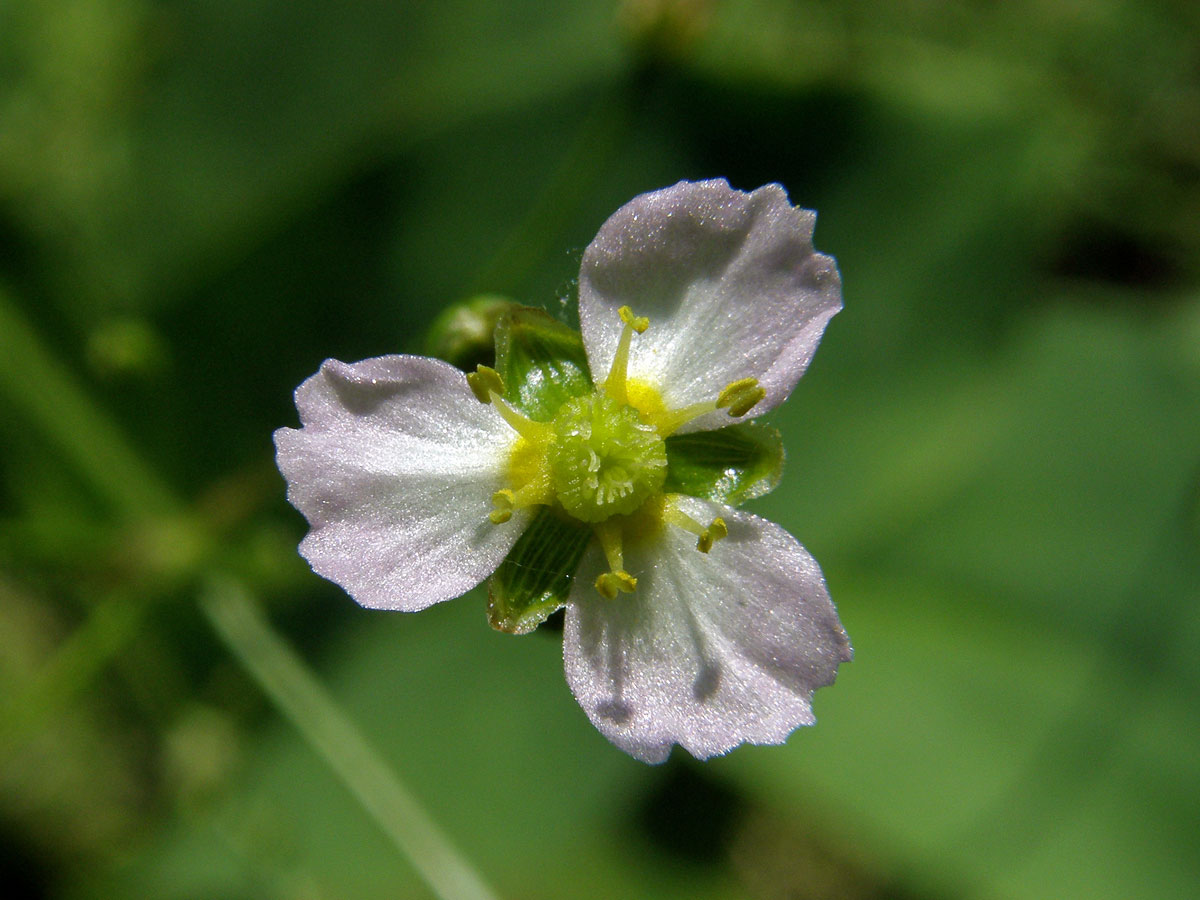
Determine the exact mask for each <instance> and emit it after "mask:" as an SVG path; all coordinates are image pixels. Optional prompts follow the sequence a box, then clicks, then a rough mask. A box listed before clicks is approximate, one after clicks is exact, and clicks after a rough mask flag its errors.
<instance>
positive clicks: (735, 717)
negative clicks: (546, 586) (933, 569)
mask: <svg viewBox="0 0 1200 900" xmlns="http://www.w3.org/2000/svg"><path fill="white" fill-rule="evenodd" d="M679 504H680V508H681V509H682V510H683V511H685V512H687V513H688V514H689V515H691V516H692V517H693V518H695V519H697V520H698V521H709V520H711V519H712V518H713V517H714V516H717V515H720V516H722V517H724V519H725V522H726V524H727V525H728V527H729V535H728V537H727V538H725V539H724V540H722V541H719V542H718V543H717V544H715V545H714V546H713V549H712V551H711V552H710V553H708V554H703V553H700V552H699V551H698V550H697V549H696V538H695V536H694V535H692V534H690V533H688V532H686V531H683V530H682V529H679V528H676V527H674V526H669V525H668V526H665V527H664V528H662V529H661V530H660V531H659V532H658V533H657V534H656V535H655V536H654V537H652V538H649V539H645V540H643V542H642V543H641V545H640V546H639V545H636V544H633V545H630V544H629V543H627V546H626V548H625V564H626V568H627V569H628V570H629V571H630V573H632V574H633V575H634V576H636V577H637V579H638V584H637V589H636V590H635V591H634V592H633V593H632V594H619V595H618V596H617V598H616V599H615V600H605V599H604V598H602V597H601V596H600V595H599V594H598V593H596V591H595V589H594V588H593V586H592V585H593V582H594V580H595V578H596V576H597V574H599V573H600V572H602V571H604V570H605V568H606V566H605V564H604V559H603V554H602V553H601V552H600V551H599V549H598V548H596V547H592V548H590V549H589V551H588V555H587V556H585V558H584V561H583V563H582V564H581V567H580V571H579V577H578V578H576V583H575V587H574V589H573V591H572V594H571V601H570V604H569V606H568V612H567V620H566V626H565V631H564V635H563V658H564V663H565V669H566V674H567V681H568V683H569V684H570V686H571V690H572V691H573V692H574V694H575V697H576V698H577V699H578V700H579V703H580V705H581V706H582V707H583V708H584V711H585V712H586V713H587V715H588V718H590V719H591V720H592V722H593V724H595V726H596V727H597V728H598V729H600V731H601V732H602V733H603V734H604V735H605V736H606V737H607V738H608V739H609V740H611V741H612V742H613V743H614V744H616V745H617V746H618V747H620V748H621V749H622V750H625V751H626V752H627V753H629V754H631V755H632V756H635V757H636V758H638V759H641V760H644V761H645V762H650V763H657V762H662V761H663V760H665V759H666V758H667V756H668V754H669V753H670V751H671V745H672V744H679V745H680V746H682V747H683V748H684V749H686V750H687V751H688V752H689V753H691V754H692V755H693V756H695V757H696V758H697V759H705V758H707V757H710V756H714V755H717V754H720V753H725V752H726V751H728V750H731V749H732V748H733V747H735V746H737V745H738V744H741V743H752V744H778V743H782V742H783V741H784V740H785V739H786V738H787V736H788V735H789V734H790V733H791V732H792V731H793V730H794V729H795V728H796V727H797V726H800V725H811V724H812V723H813V722H814V721H815V719H814V717H813V713H812V705H811V700H812V694H813V691H815V690H816V689H817V688H819V687H822V686H824V685H827V684H831V683H832V682H833V680H834V677H835V675H836V674H837V667H838V665H839V664H840V663H842V662H845V661H847V660H849V659H850V657H851V649H850V642H849V639H848V638H847V637H846V632H845V631H844V630H843V628H842V625H841V622H840V621H839V620H838V617H837V612H836V610H835V609H834V607H833V604H832V602H831V601H830V599H829V594H828V592H827V590H826V588H825V581H824V578H823V576H822V575H821V570H820V568H818V566H817V563H816V561H815V560H813V558H812V557H811V556H809V554H808V552H807V551H806V550H805V549H804V548H803V547H802V546H800V544H799V542H797V541H796V539H795V538H793V537H792V536H791V535H789V534H788V533H787V532H786V531H784V530H783V529H782V528H780V527H779V526H778V525H775V524H773V523H771V522H768V521H766V520H765V519H760V518H759V517H757V516H754V515H751V514H749V513H744V512H739V511H737V510H733V509H730V508H729V507H725V506H722V505H720V504H717V503H710V502H708V501H704V500H698V499H695V498H680V500H679Z"/></svg>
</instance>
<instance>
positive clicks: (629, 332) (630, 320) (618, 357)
mask: <svg viewBox="0 0 1200 900" xmlns="http://www.w3.org/2000/svg"><path fill="white" fill-rule="evenodd" d="M617 315H619V316H620V317H621V321H622V322H624V323H625V326H624V327H623V328H622V329H621V337H620V339H619V340H618V341H617V352H616V354H614V356H613V361H612V367H611V368H610V369H609V370H608V377H607V378H606V379H604V393H606V394H608V396H610V397H612V399H614V400H616V401H617V402H618V403H628V402H629V394H628V393H627V391H626V388H625V382H626V378H627V377H628V373H629V347H630V345H631V343H632V341H633V333H634V332H635V331H636V332H637V333H638V334H643V333H645V331H646V329H647V328H649V327H650V320H649V319H647V318H646V317H645V316H635V315H634V314H633V310H632V309H630V308H629V307H628V306H622V307H621V308H620V309H619V310H617Z"/></svg>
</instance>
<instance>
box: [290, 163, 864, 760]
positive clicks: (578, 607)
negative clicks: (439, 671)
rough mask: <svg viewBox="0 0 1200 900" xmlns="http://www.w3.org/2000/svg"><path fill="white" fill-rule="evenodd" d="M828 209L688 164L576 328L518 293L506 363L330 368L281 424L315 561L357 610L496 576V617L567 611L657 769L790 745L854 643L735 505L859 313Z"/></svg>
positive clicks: (446, 595) (631, 746) (597, 253)
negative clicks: (824, 351)
mask: <svg viewBox="0 0 1200 900" xmlns="http://www.w3.org/2000/svg"><path fill="white" fill-rule="evenodd" d="M814 222H815V215H814V214H813V213H811V212H809V211H807V210H802V209H798V208H795V207H793V206H791V204H790V203H789V202H788V199H787V195H786V194H785V193H784V191H783V189H782V188H781V187H779V186H778V185H768V186H766V187H762V188H759V189H758V190H756V191H753V192H750V193H744V192H742V191H737V190H734V189H732V188H731V187H730V186H729V185H728V184H727V183H726V182H725V181H723V180H716V181H705V182H698V183H690V182H681V183H679V184H677V185H675V186H674V187H670V188H666V189H665V190H661V191H655V192H653V193H649V194H644V195H642V196H640V197H637V198H635V199H634V200H632V201H631V202H630V203H628V204H626V205H625V206H623V207H622V208H621V209H619V210H618V211H617V212H616V213H615V214H614V215H613V216H612V217H611V218H610V219H609V220H608V221H607V222H606V223H605V224H604V226H603V227H602V228H601V229H600V233H599V234H598V235H597V236H596V238H595V240H593V241H592V243H591V244H590V245H589V246H588V248H587V250H586V251H585V253H584V256H583V263H582V267H581V270H580V275H579V319H580V325H581V331H582V335H580V334H579V333H578V332H575V331H573V330H572V329H570V328H568V327H567V326H565V325H562V324H560V323H559V322H557V321H555V320H554V319H552V318H550V317H549V316H548V315H546V314H545V313H540V312H537V311H535V310H531V309H523V308H517V309H514V310H512V311H510V312H509V313H507V314H506V315H504V316H502V317H501V319H500V321H499V324H498V325H497V328H496V335H495V346H496V365H495V367H494V368H491V367H486V366H480V367H479V368H478V369H477V370H476V371H475V372H473V373H471V374H470V375H464V374H463V373H462V372H461V371H459V370H458V369H456V368H454V367H453V366H451V365H449V364H448V363H445V362H441V361H439V360H435V359H428V358H425V357H417V356H384V357H379V358H376V359H368V360H364V361H363V362H359V363H352V364H347V363H342V362H337V361H336V360H328V361H327V362H325V363H324V365H322V366H321V369H320V371H319V372H318V373H317V374H316V375H314V376H313V377H312V378H309V379H308V380H307V381H305V382H304V383H303V384H302V385H301V386H300V387H299V389H298V390H297V391H296V406H297V408H298V410H299V412H300V420H301V423H302V426H303V427H301V428H300V429H291V428H281V429H280V430H279V431H277V432H276V434H275V442H276V446H277V448H278V462H279V468H280V470H281V471H282V472H283V474H284V477H285V478H286V479H287V482H288V499H289V500H290V501H291V502H292V504H293V505H294V506H295V507H296V508H297V509H298V510H300V512H302V513H303V514H304V516H305V517H306V518H307V519H308V522H309V524H310V526H311V529H310V531H309V533H308V535H307V536H306V537H305V538H304V540H303V542H302V543H301V545H300V550H301V553H302V554H303V555H304V556H305V558H306V559H308V561H309V562H310V563H311V564H312V567H313V569H314V570H315V571H316V572H317V573H318V574H320V575H323V576H325V577H326V578H328V579H330V580H332V581H334V582H336V583H337V584H339V585H341V586H342V587H343V588H344V589H345V590H346V591H347V592H349V594H350V595H351V596H352V597H354V599H355V600H357V601H358V602H359V603H361V604H362V605H363V606H367V607H372V608H376V609H392V610H405V611H413V610H419V609H423V608H425V607H427V606H429V605H431V604H433V603H437V602H439V601H442V600H449V599H451V598H453V597H457V596H459V595H461V594H463V593H465V592H466V591H468V590H470V589H471V588H472V587H474V586H476V585H477V584H479V583H480V582H482V581H483V580H484V579H487V578H488V577H489V576H491V578H490V582H489V609H488V612H489V617H490V619H491V622H492V624H493V625H494V626H495V627H496V628H499V629H501V630H503V631H510V632H514V633H524V632H527V631H531V630H533V629H534V628H535V627H536V626H537V625H538V624H539V623H541V622H542V621H543V620H544V619H545V618H546V617H547V616H548V615H549V614H550V613H552V612H554V611H555V610H557V609H559V608H561V607H563V606H565V607H566V622H565V628H564V633H563V658H564V662H565V668H566V675H567V681H568V682H569V684H570V686H571V690H572V691H573V692H574V693H575V696H576V698H577V699H578V700H579V703H580V704H581V705H582V707H583V709H584V710H585V711H586V713H587V715H588V717H589V718H590V719H591V721H592V722H593V723H594V724H595V725H596V727H597V728H598V729H600V731H601V732H603V733H604V734H605V735H606V736H607V737H608V738H609V739H610V740H611V741H612V742H613V743H615V744H616V745H617V746H619V747H621V748H622V749H623V750H626V751H627V752H629V753H630V754H632V755H633V756H635V757H637V758H639V759H642V760H645V761H647V762H660V761H662V760H664V759H666V757H667V755H668V753H669V752H670V749H671V746H672V745H673V744H680V745H681V746H683V747H684V748H685V749H687V750H688V751H689V752H690V753H692V754H693V755H694V756H696V757H698V758H705V757H709V756H712V755H714V754H718V753H723V752H725V751H727V750H729V749H730V748H732V747H734V746H736V745H737V744H740V743H743V742H751V743H759V744H770V743H779V742H782V741H783V740H784V739H785V738H786V737H787V735H788V734H790V733H791V731H792V730H793V729H795V728H796V727H797V726H799V725H807V724H811V723H812V722H813V721H814V719H813V714H812V707H811V701H812V694H813V691H814V690H816V689H817V688H819V687H822V686H823V685H826V684H829V683H831V682H832V681H833V680H834V676H835V674H836V671H837V667H838V665H839V664H840V663H842V662H844V661H846V660H848V659H849V658H850V655H851V651H850V644H849V641H848V640H847V637H846V633H845V631H844V630H843V629H842V626H841V623H840V622H839V621H838V617H837V613H836V612H835V610H834V607H833V604H832V603H831V602H830V599H829V595H828V592H827V590H826V587H825V581H824V578H823V577H822V575H821V571H820V569H819V568H818V566H817V564H816V562H815V561H814V560H813V558H812V557H811V556H810V555H809V554H808V553H807V552H806V551H805V549H804V548H803V547H802V546H801V545H800V544H799V543H798V542H797V541H796V540H795V538H793V537H792V536H791V535H789V534H788V533H787V532H785V531H784V530H783V529H782V528H780V527H779V526H777V525H774V524H773V523H771V522H768V521H766V520H764V519H761V518H759V517H757V516H755V515H752V514H750V513H746V512H742V511H740V510H738V509H737V507H738V506H739V505H740V504H741V503H742V502H744V501H745V500H747V499H750V498H752V497H756V496H759V495H761V494H763V493H765V492H766V491H768V490H770V489H771V488H773V487H774V486H775V485H776V483H777V482H778V480H779V476H780V472H781V468H782V461H783V451H782V447H781V444H780V440H779V435H778V433H777V432H776V431H774V430H773V429H770V428H767V427H765V426H762V425H760V424H757V423H754V422H752V421H750V420H751V419H752V418H753V417H755V416H758V415H761V414H762V413H765V412H767V411H769V410H771V409H773V408H774V407H775V406H777V405H779V404H780V403H782V402H783V400H784V399H785V398H786V397H787V396H788V394H789V393H790V392H791V390H792V388H793V387H794V386H795V384H796V382H797V380H798V379H799V378H800V376H801V374H802V373H803V372H804V370H805V368H806V367H807V366H808V363H809V361H810V360H811V358H812V355H813V351H814V350H815V349H816V346H817V343H818V341H819V340H820V338H821V334H822V332H823V331H824V329H825V325H826V323H827V322H828V321H829V319H830V318H831V317H832V316H833V315H834V314H835V313H836V312H837V311H838V310H839V309H840V308H841V285H840V281H839V278H838V273H837V269H836V267H835V265H834V262H833V260H832V259H831V258H830V257H828V256H823V255H821V254H819V253H816V252H815V251H814V249H813V245H812V231H813V225H814Z"/></svg>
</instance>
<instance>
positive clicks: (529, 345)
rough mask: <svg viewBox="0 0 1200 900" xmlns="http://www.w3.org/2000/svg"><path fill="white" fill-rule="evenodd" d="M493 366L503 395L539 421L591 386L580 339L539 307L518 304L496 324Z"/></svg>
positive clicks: (588, 391) (547, 418)
mask: <svg viewBox="0 0 1200 900" xmlns="http://www.w3.org/2000/svg"><path fill="white" fill-rule="evenodd" d="M496 371H497V372H499V373H500V377H501V378H502V379H503V380H504V399H505V400H507V401H508V402H509V403H511V404H512V405H513V406H514V407H515V408H516V409H518V410H520V411H521V412H523V413H524V414H525V415H527V416H529V417H530V418H531V419H534V420H536V421H538V422H548V421H550V420H551V419H553V418H554V414H555V413H557V412H558V409H559V407H560V406H562V405H563V403H565V402H566V401H567V400H570V399H571V398H573V397H579V396H581V395H583V394H587V393H590V392H591V391H592V379H591V375H590V374H589V372H588V363H587V353H586V351H584V349H583V338H582V337H581V336H580V334H579V332H577V331H575V330H574V329H573V328H568V327H567V326H566V325H564V324H563V323H562V322H559V321H557V320H556V319H554V318H552V317H551V316H549V315H548V314H547V313H545V312H542V310H540V309H532V308H530V307H524V306H523V307H518V308H517V309H513V310H510V311H508V312H507V313H505V314H504V315H503V316H501V317H500V320H499V321H498V322H497V323H496Z"/></svg>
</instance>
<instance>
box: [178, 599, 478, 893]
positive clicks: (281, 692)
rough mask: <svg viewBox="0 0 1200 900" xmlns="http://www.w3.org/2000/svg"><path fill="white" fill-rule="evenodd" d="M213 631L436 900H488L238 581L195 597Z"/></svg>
mask: <svg viewBox="0 0 1200 900" xmlns="http://www.w3.org/2000/svg"><path fill="white" fill-rule="evenodd" d="M200 606H201V608H202V609H203V610H204V612H205V613H206V614H207V616H208V618H209V620H210V621H211V622H212V625H213V627H214V628H215V629H216V630H217V633H218V634H219V635H220V636H221V638H222V639H223V640H224V641H225V643H226V644H227V645H228V646H229V648H230V649H231V650H232V651H233V654H234V655H235V656H236V657H237V658H238V659H239V660H240V661H241V663H242V664H243V665H244V666H245V667H246V670H247V671H248V672H249V673H250V674H251V675H252V676H253V678H254V680H255V681H256V682H257V683H258V685H259V686H260V687H261V688H262V689H263V690H264V691H265V692H266V694H267V696H268V697H270V699H271V701H272V702H273V703H274V704H275V706H276V707H277V708H278V709H279V711H280V712H281V713H282V714H283V715H284V716H285V717H286V718H287V719H288V720H289V721H290V722H291V723H292V724H293V725H294V726H295V727H296V729H297V730H298V731H299V732H300V734H301V735H303V737H304V739H305V740H306V741H307V742H308V743H309V744H310V745H312V747H313V748H314V749H315V750H316V751H317V752H318V753H319V754H320V755H321V757H322V758H323V759H324V760H325V761H326V762H327V763H328V764H329V767H330V768H331V769H333V771H334V773H335V774H336V775H337V777H338V778H339V779H341V781H342V783H343V784H345V786H346V787H347V788H348V789H349V790H350V792H351V793H352V794H353V795H354V797H355V799H357V800H358V802H359V803H360V804H361V805H362V807H363V809H365V810H366V811H367V813H369V814H370V816H371V817H372V818H373V819H374V820H375V822H376V823H377V824H378V825H379V827H380V828H382V829H383V831H384V833H385V834H386V835H387V836H388V838H390V839H391V841H392V843H393V844H394V845H395V846H396V849H398V850H399V851H400V852H401V853H402V854H404V855H405V856H406V857H408V859H409V861H410V862H411V863H412V865H413V868H414V869H416V871H417V873H418V874H419V875H420V876H421V878H423V879H424V880H425V882H426V884H428V885H429V887H430V888H431V889H432V890H433V892H434V893H435V894H437V896H439V897H441V898H442V900H495V897H496V895H495V894H493V893H492V891H491V890H490V889H489V888H488V887H487V886H486V885H485V884H484V883H483V881H482V879H481V878H480V877H479V875H478V874H477V873H476V872H475V870H474V869H473V868H472V866H471V865H470V863H469V862H468V861H467V860H466V859H465V858H464V857H463V856H461V855H460V854H459V852H458V851H457V850H455V849H454V847H452V846H451V844H450V841H449V839H448V838H447V837H446V835H444V834H443V833H442V832H441V830H440V829H439V828H438V827H437V825H436V824H434V822H433V821H432V820H431V819H430V818H429V816H428V815H426V813H425V811H424V810H423V809H422V808H421V806H420V804H419V803H418V802H417V800H416V798H415V797H413V795H412V794H410V793H409V792H408V790H407V789H406V788H405V787H404V785H402V784H401V783H400V782H399V781H398V780H397V778H396V777H395V775H393V774H392V772H391V771H390V770H389V769H388V767H387V765H386V764H385V763H384V761H383V760H382V759H381V758H380V757H379V755H378V754H377V753H376V752H375V750H374V749H373V748H372V747H371V746H370V745H369V744H368V743H367V741H366V740H365V739H364V738H363V736H362V734H360V733H359V731H358V729H357V728H355V726H354V724H353V723H352V722H351V721H350V720H349V719H348V718H347V717H346V716H345V714H344V713H343V712H342V711H341V709H340V708H339V707H338V705H337V703H336V701H334V699H333V698H332V697H330V696H329V694H328V693H326V691H325V689H324V688H323V687H322V686H321V684H320V683H319V682H318V681H317V679H316V678H315V677H314V675H313V674H312V672H310V671H309V669H308V668H307V667H306V666H305V665H304V663H303V662H302V661H301V660H300V659H299V657H297V656H296V654H295V653H294V652H293V651H292V649H291V647H290V646H289V645H288V644H287V643H286V641H284V640H283V639H282V638H281V637H280V636H279V635H277V634H276V633H275V632H274V631H273V630H272V629H271V626H270V625H269V624H268V623H267V621H266V619H265V618H264V617H263V614H262V612H261V611H260V609H259V608H258V605H257V604H256V603H255V602H254V600H253V599H252V598H251V596H250V595H249V594H248V593H247V592H246V590H245V589H244V588H242V587H241V585H239V584H238V583H237V582H235V581H233V580H231V579H227V578H226V579H218V578H214V579H212V580H211V581H210V583H209V585H208V586H207V588H206V590H205V591H204V593H203V595H202V596H201V599H200Z"/></svg>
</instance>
